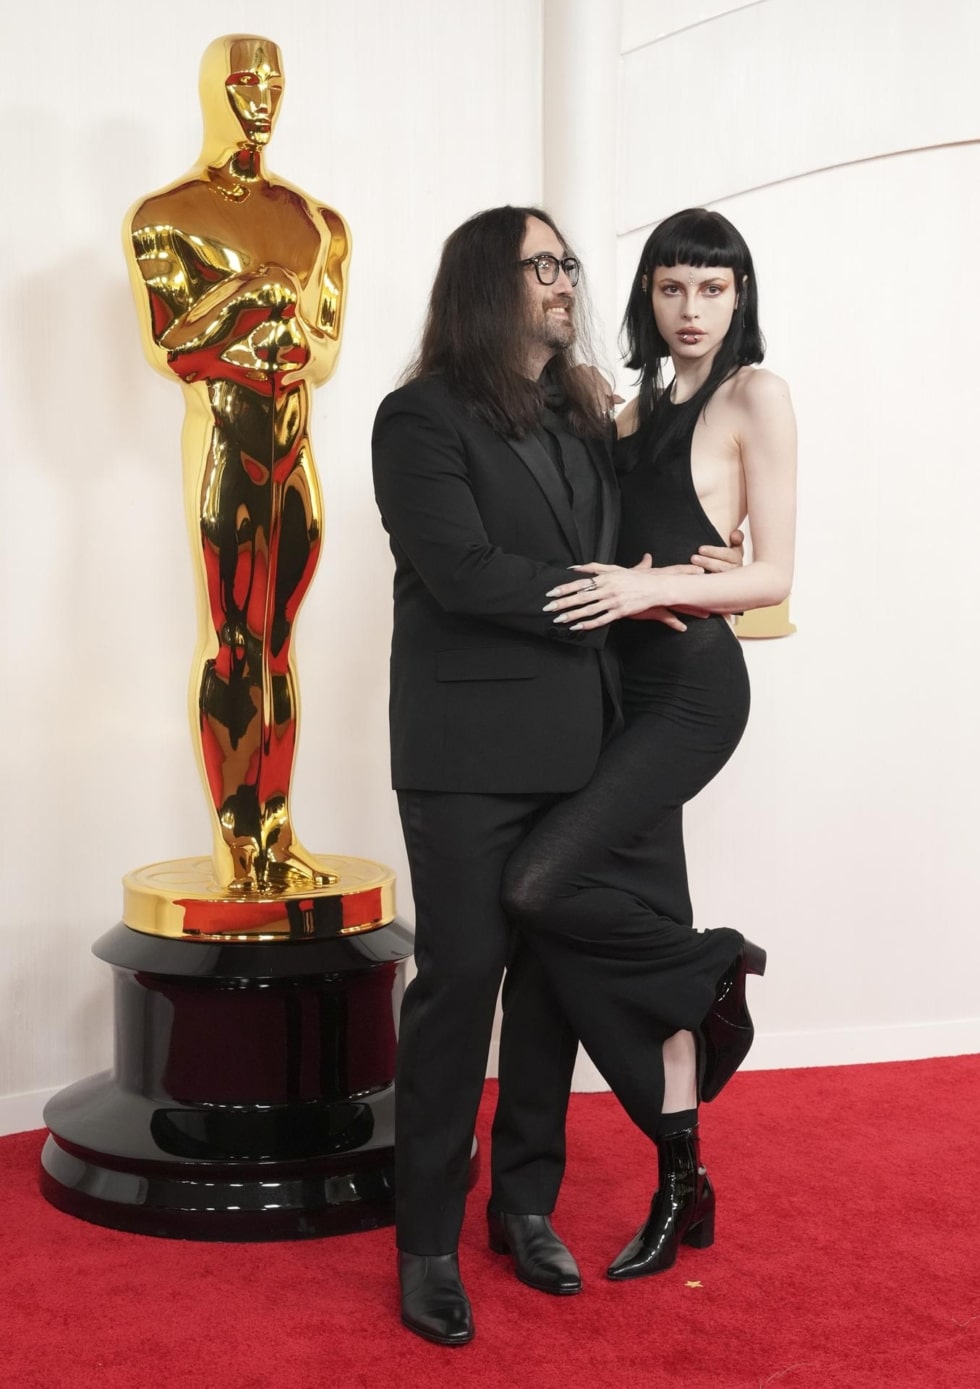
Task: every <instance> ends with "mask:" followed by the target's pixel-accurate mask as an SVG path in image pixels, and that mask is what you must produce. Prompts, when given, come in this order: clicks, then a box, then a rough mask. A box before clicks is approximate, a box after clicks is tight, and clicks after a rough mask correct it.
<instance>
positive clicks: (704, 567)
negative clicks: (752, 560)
mask: <svg viewBox="0 0 980 1389" xmlns="http://www.w3.org/2000/svg"><path fill="white" fill-rule="evenodd" d="M744 545H745V536H744V535H743V534H742V532H741V531H740V530H737V529H736V530H733V531H732V534H731V538H730V539H729V542H728V544H727V545H702V546H701V548H700V549H699V550H698V552H697V554H696V555H692V556H691V563H692V564H696V565H697V567H698V569H699V570H700V571H701V572H702V573H704V574H723V573H724V572H725V571H726V569H741V567H742V565H743V564H744V563H745V550H744V548H743V547H744Z"/></svg>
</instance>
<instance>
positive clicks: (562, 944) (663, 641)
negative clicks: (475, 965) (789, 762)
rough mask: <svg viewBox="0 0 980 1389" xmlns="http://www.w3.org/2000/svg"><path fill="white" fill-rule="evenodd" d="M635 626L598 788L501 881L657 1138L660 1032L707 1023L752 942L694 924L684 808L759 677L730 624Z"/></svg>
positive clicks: (722, 750) (721, 754)
mask: <svg viewBox="0 0 980 1389" xmlns="http://www.w3.org/2000/svg"><path fill="white" fill-rule="evenodd" d="M634 625H635V626H636V628H637V629H638V630H637V633H636V634H632V633H631V636H632V637H633V640H634V642H635V645H636V649H635V650H633V651H630V652H628V653H624V655H626V659H624V663H623V665H624V671H623V673H624V691H625V706H626V715H627V724H626V728H625V730H624V732H622V733H621V734H620V735H619V736H618V737H617V738H615V739H613V740H612V741H611V742H610V743H608V744H607V746H606V747H605V749H604V750H603V753H602V756H601V758H600V760H599V765H598V767H597V768H596V771H595V774H594V775H593V777H592V779H591V781H590V782H589V784H588V785H587V786H586V787H584V788H583V789H582V790H581V791H578V792H576V793H575V794H574V795H572V796H568V797H566V798H564V799H563V800H562V801H561V802H559V803H558V804H556V805H555V806H554V807H553V808H552V809H551V810H550V811H549V812H548V813H547V814H546V815H544V816H543V817H541V818H539V820H538V822H537V823H536V825H535V827H534V829H533V830H532V831H531V832H530V834H528V835H527V836H526V837H525V838H524V840H523V841H522V843H521V845H520V846H519V848H518V849H517V850H516V851H515V853H514V855H513V857H512V858H511V860H510V863H509V864H508V866H507V869H506V872H505V874H504V882H503V889H502V891H503V901H504V905H505V908H506V909H507V911H508V913H509V915H510V916H511V917H512V918H513V919H515V920H516V921H517V922H518V923H519V925H520V927H521V930H522V933H523V934H524V935H525V936H526V938H527V939H528V941H529V943H530V944H531V945H532V946H533V948H534V950H535V953H536V954H537V955H538V958H539V959H540V961H541V963H542V965H543V966H544V968H545V970H546V973H547V976H548V978H549V980H550V981H551V983H552V984H553V986H554V988H555V992H556V993H557V995H558V998H559V999H560V1001H561V1004H562V1007H563V1008H564V1010H565V1013H566V1016H567V1017H568V1018H569V1019H570V1021H571V1023H572V1024H573V1026H574V1027H575V1030H576V1032H577V1033H578V1035H579V1037H580V1038H581V1040H582V1043H583V1045H584V1046H585V1048H586V1050H587V1051H588V1053H589V1055H590V1056H591V1057H592V1060H593V1061H594V1062H595V1064H596V1066H597V1067H598V1069H599V1071H600V1072H601V1074H602V1075H603V1077H604V1079H605V1080H606V1081H607V1083H608V1084H609V1086H610V1088H611V1089H612V1090H613V1091H614V1093H615V1094H616V1095H617V1096H618V1098H619V1100H620V1101H621V1103H622V1104H623V1106H624V1108H625V1109H626V1111H627V1113H628V1114H629V1115H630V1117H631V1118H632V1119H633V1121H634V1122H635V1123H636V1124H637V1125H638V1126H639V1128H641V1129H642V1130H643V1132H644V1133H646V1134H647V1135H649V1136H650V1137H651V1138H652V1137H654V1136H655V1134H656V1128H657V1121H658V1119H659V1118H660V1113H661V1109H662V1105H663V1055H662V1046H663V1042H664V1041H665V1040H666V1038H667V1037H669V1036H670V1035H671V1034H672V1033H674V1032H677V1031H680V1030H695V1029H696V1028H697V1026H698V1024H699V1023H700V1022H701V1021H702V1019H703V1018H704V1016H705V1014H706V1013H707V1011H708V1009H709V1008H710V1006H711V1004H712V1002H713V1000H714V996H715V989H716V986H717V983H718V981H719V979H720V978H721V976H722V974H724V972H725V970H726V969H727V968H728V967H729V965H730V964H731V963H732V961H733V960H734V959H735V958H736V957H737V955H738V952H739V950H740V949H741V947H742V944H743V941H744V937H743V936H741V935H740V934H739V932H738V931H735V930H731V929H728V928H725V927H721V928H718V929H715V930H710V931H704V932H698V931H695V930H694V929H693V927H692V918H691V916H690V902H689V899H687V893H686V870H685V868H684V860H683V845H682V841H681V836H680V817H681V814H682V809H681V808H682V807H683V805H684V804H685V802H687V801H689V800H691V798H692V797H693V796H695V795H697V793H698V792H699V791H700V790H701V789H702V787H704V786H705V785H707V783H708V782H709V781H710V780H711V779H712V777H714V776H715V775H716V774H717V773H718V772H719V771H720V770H721V768H722V767H723V766H724V764H725V763H726V762H727V761H728V759H729V757H730V756H731V754H732V752H733V751H734V750H735V748H736V747H737V745H738V742H739V740H740V738H741V736H742V732H743V730H744V728H745V723H746V720H747V718H748V712H749V686H748V677H747V675H746V671H745V663H744V659H743V657H742V653H741V648H740V646H739V643H738V641H737V639H736V638H735V636H734V634H733V633H732V632H731V630H730V628H729V627H728V625H727V624H726V623H725V622H724V621H723V620H722V619H720V618H708V619H704V620H701V621H698V620H694V619H692V620H691V625H690V627H689V629H688V631H687V632H686V633H677V632H671V631H670V630H669V629H668V628H666V627H662V626H661V625H660V624H658V623H646V622H644V623H636V624H634ZM672 853H673V854H674V855H676V857H675V858H674V859H673V860H672V859H671V854H672ZM685 901H686V903H687V906H686V910H685V905H684V904H685Z"/></svg>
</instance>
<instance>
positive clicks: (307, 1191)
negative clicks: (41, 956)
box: [41, 904, 411, 1240]
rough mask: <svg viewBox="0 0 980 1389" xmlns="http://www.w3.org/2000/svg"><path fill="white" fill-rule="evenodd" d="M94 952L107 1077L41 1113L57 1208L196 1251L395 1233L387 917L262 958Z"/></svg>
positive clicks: (397, 933) (208, 948)
mask: <svg viewBox="0 0 980 1389" xmlns="http://www.w3.org/2000/svg"><path fill="white" fill-rule="evenodd" d="M236 905H237V904H236ZM306 912H307V914H306V915H304V912H302V911H301V912H300V913H299V915H298V918H297V919H298V921H299V930H300V931H302V929H303V922H304V920H306V921H307V923H308V922H309V915H308V908H306ZM94 950H95V954H96V955H97V956H98V957H99V959H102V960H105V961H106V962H107V963H108V964H110V965H111V966H112V968H113V973H114V978H115V1064H114V1069H113V1070H112V1071H111V1072H105V1073H103V1074H101V1075H96V1076H92V1077H90V1078H89V1079H87V1080H83V1081H80V1082H79V1083H78V1084H76V1085H72V1086H69V1087H68V1088H67V1089H65V1090H63V1091H61V1092H60V1093H59V1094H58V1095H56V1096H55V1097H54V1098H53V1099H52V1100H51V1101H50V1102H49V1104H48V1106H47V1107H46V1109H45V1114H44V1119H45V1123H46V1124H47V1126H48V1128H49V1129H50V1130H51V1133H50V1136H49V1137H48V1139H47V1142H46V1144H45V1147H44V1151H43V1153H42V1158H41V1163H42V1174H41V1189H42V1192H43V1194H44V1195H45V1196H46V1197H47V1199H48V1200H49V1201H51V1202H52V1204H54V1205H56V1206H58V1207H60V1208H61V1209H62V1210H65V1211H68V1212H70V1213H71V1214H72V1215H76V1216H80V1217H81V1218H82V1219H85V1220H89V1221H93V1222H95V1223H96V1224H100V1225H109V1226H113V1227H115V1228H117V1229H124V1230H133V1231H137V1232H139V1233H142V1234H153V1235H165V1236H176V1237H182V1238H190V1239H208V1240H262V1239H284V1238H285V1239H288V1238H297V1237H301V1236H307V1235H326V1234H337V1233H344V1232H347V1231H352V1230H364V1229H370V1228H373V1227H375V1226H379V1225H385V1224H390V1223H391V1221H392V1219H393V1216H394V1207H393V1176H394V1174H393V1146H392V1145H393V1137H394V1118H393V1105H394V1089H393V1078H394V1061H395V1035H396V1033H395V1027H396V1017H397V1011H398V1007H399V1003H400V997H401V990H402V978H401V975H402V971H401V969H400V965H401V962H402V961H403V960H404V959H405V958H406V957H407V956H408V955H409V954H410V953H411V932H410V930H409V929H408V928H407V927H406V926H405V925H404V924H403V923H402V922H401V921H400V920H399V919H398V918H397V917H395V918H394V919H392V920H390V921H389V922H388V923H387V924H385V925H383V926H380V927H376V928H374V929H371V930H364V931H361V932H358V933H354V934H348V935H336V934H334V935H331V936H323V937H322V938H317V937H314V938H312V939H302V938H294V939H288V938H281V939H271V940H270V939H268V938H265V939H262V940H261V941H258V940H256V941H255V943H250V942H248V941H243V940H241V939H237V940H235V941H221V940H206V939H198V940H190V939H186V938H185V939H182V940H178V939H168V938H167V937H166V936H161V935H151V934H148V933H146V932H143V931H138V930H133V929H131V928H130V927H129V926H126V925H123V924H121V923H120V924H119V925H118V926H115V927H113V929H112V930H110V931H108V932H107V933H106V934H105V935H104V936H102V937H101V939H100V940H99V941H98V942H97V943H96V945H95V947H94Z"/></svg>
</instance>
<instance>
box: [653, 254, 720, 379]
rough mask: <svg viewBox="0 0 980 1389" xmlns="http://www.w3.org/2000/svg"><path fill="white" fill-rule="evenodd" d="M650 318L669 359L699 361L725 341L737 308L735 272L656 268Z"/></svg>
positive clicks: (691, 267)
mask: <svg viewBox="0 0 980 1389" xmlns="http://www.w3.org/2000/svg"><path fill="white" fill-rule="evenodd" d="M649 288H650V299H651V303H652V305H653V316H654V318H655V320H656V323H657V327H658V329H659V330H660V335H661V337H662V338H663V340H664V342H666V344H667V346H668V348H669V349H670V355H671V356H672V357H676V358H680V359H684V360H688V361H699V360H701V359H702V358H704V357H711V356H714V354H715V353H716V352H717V351H718V349H719V347H720V346H721V344H722V343H723V342H724V340H725V334H726V333H727V332H728V329H729V328H730V327H731V322H732V315H733V314H734V313H735V308H736V305H737V304H738V294H737V293H736V289H735V274H734V271H732V270H731V269H728V268H727V267H725V266H718V265H702V266H696V265H658V266H657V267H656V269H655V270H654V272H653V281H652V284H651V285H650V286H649Z"/></svg>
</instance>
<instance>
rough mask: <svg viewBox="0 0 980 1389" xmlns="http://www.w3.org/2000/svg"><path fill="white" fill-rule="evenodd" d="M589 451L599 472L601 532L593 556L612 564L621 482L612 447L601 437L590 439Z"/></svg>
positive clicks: (600, 561) (616, 533)
mask: <svg viewBox="0 0 980 1389" xmlns="http://www.w3.org/2000/svg"><path fill="white" fill-rule="evenodd" d="M588 447H589V453H590V455H591V457H592V462H593V463H594V464H595V470H596V472H597V473H598V474H599V494H600V495H599V534H598V537H597V539H596V552H595V555H594V556H591V558H594V559H597V560H598V561H599V563H600V564H611V563H612V561H613V559H614V557H615V554H616V540H617V536H618V532H619V483H618V482H617V481H616V473H615V470H614V468H613V461H612V449H611V447H610V446H609V444H607V443H605V442H604V441H603V440H600V439H589V440H588Z"/></svg>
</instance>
